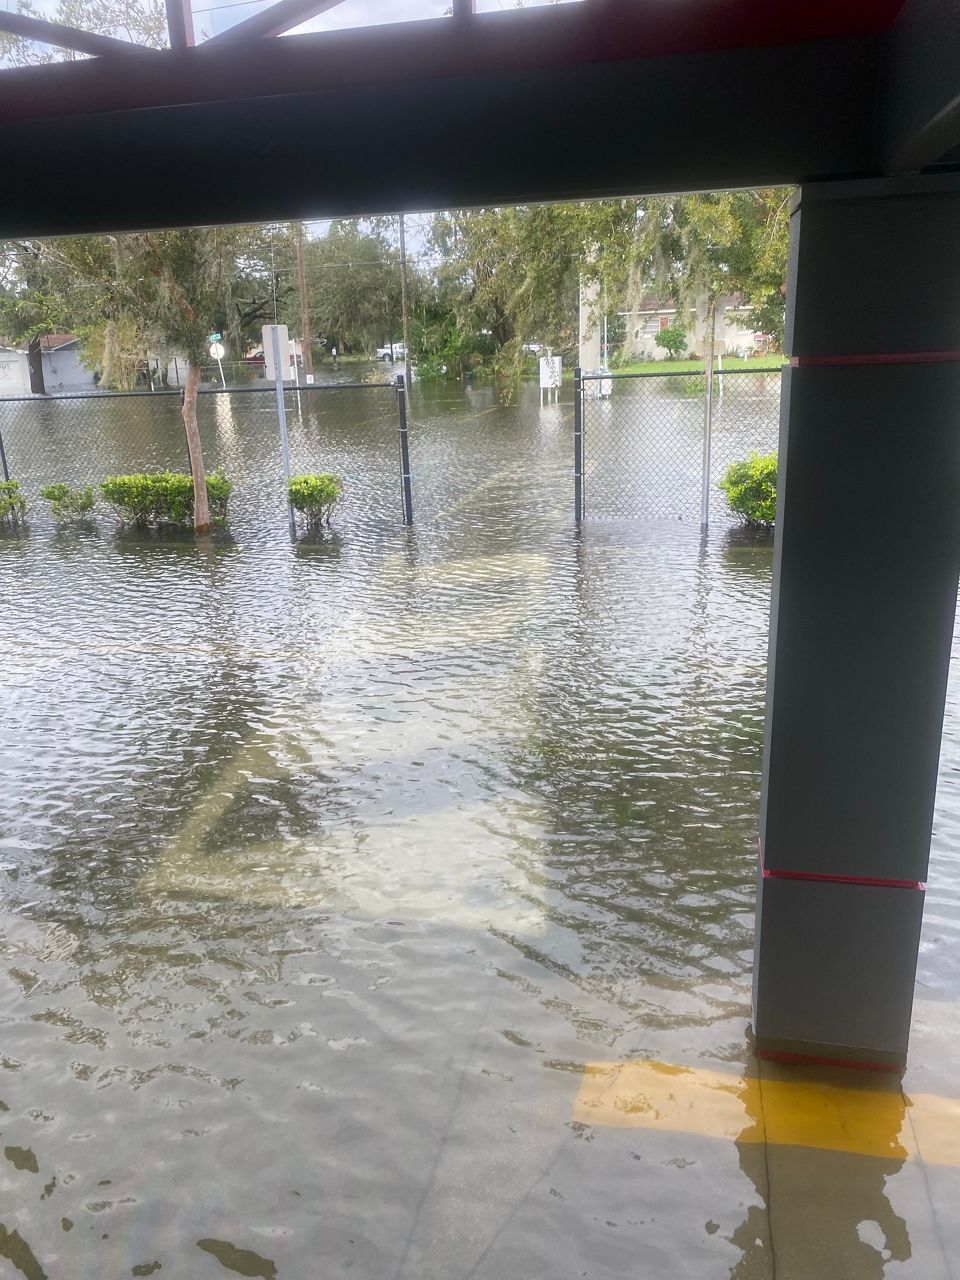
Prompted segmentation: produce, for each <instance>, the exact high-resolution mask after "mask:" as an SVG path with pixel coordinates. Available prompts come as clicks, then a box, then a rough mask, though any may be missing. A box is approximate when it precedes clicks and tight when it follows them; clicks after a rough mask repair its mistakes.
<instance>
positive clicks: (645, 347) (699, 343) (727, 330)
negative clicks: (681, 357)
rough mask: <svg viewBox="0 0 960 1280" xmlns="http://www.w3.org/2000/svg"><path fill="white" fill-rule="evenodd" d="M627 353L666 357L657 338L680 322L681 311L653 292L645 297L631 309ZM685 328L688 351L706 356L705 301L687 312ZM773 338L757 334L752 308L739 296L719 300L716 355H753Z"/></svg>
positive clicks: (629, 355)
mask: <svg viewBox="0 0 960 1280" xmlns="http://www.w3.org/2000/svg"><path fill="white" fill-rule="evenodd" d="M625 319H626V338H625V341H624V348H623V351H624V356H625V357H626V359H628V360H631V359H633V360H636V359H639V360H665V359H666V358H667V354H668V353H667V352H666V351H665V350H664V348H663V347H658V346H657V342H656V338H657V334H658V333H659V332H660V331H661V330H662V329H668V328H670V326H671V325H674V324H677V323H680V322H681V313H680V312H679V311H678V309H677V307H675V306H674V305H673V304H671V303H664V302H661V301H659V300H658V299H657V298H656V297H655V296H654V295H653V294H649V295H647V297H645V298H642V299H641V301H640V305H639V307H638V308H637V310H635V311H628V312H627V313H626V315H625ZM684 328H685V329H686V331H687V335H688V350H689V351H690V352H692V354H693V355H695V356H702V355H703V345H704V338H705V336H706V331H707V325H706V301H705V300H700V301H698V303H697V306H696V307H695V308H694V307H691V308H690V310H689V312H687V313H686V319H685V323H684ZM770 346H771V339H770V337H769V335H768V334H763V333H757V332H756V331H755V330H754V329H753V326H752V325H751V324H750V309H749V307H745V306H744V305H743V304H742V303H741V301H740V299H739V298H737V297H735V296H725V297H722V298H720V299H719V301H718V303H717V316H716V347H715V350H716V353H717V355H741V356H751V355H757V354H759V353H760V352H763V351H768V350H769V349H770Z"/></svg>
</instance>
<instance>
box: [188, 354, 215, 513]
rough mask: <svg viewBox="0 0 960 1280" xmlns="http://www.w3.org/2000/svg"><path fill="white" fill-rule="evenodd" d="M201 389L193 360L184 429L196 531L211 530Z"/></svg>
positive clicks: (189, 375)
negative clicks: (199, 410) (200, 416)
mask: <svg viewBox="0 0 960 1280" xmlns="http://www.w3.org/2000/svg"><path fill="white" fill-rule="evenodd" d="M199 389H200V366H199V365H197V364H194V363H193V361H192V360H191V361H190V362H189V364H188V365H187V380H186V382H185V383H184V387H183V410H182V412H183V429H184V431H185V432H186V435H187V451H188V453H189V454H190V470H191V471H192V472H193V528H194V531H195V532H196V533H209V532H210V501H209V499H208V497H207V473H206V471H205V470H204V467H203V446H202V445H201V443H200V428H199V427H198V425H197V392H198V391H199Z"/></svg>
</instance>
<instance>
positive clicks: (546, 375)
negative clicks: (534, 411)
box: [540, 356, 563, 404]
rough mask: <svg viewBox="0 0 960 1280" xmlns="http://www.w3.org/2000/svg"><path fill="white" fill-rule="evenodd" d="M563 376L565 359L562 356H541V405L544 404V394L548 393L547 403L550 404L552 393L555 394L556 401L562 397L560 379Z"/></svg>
mask: <svg viewBox="0 0 960 1280" xmlns="http://www.w3.org/2000/svg"><path fill="white" fill-rule="evenodd" d="M562 376H563V357H562V356H541V357H540V403H541V404H543V393H544V391H546V393H547V403H548V404H549V402H550V392H551V391H552V392H553V398H554V400H557V399H558V398H559V396H560V379H561V377H562Z"/></svg>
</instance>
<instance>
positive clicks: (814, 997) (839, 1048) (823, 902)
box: [753, 874, 924, 1071]
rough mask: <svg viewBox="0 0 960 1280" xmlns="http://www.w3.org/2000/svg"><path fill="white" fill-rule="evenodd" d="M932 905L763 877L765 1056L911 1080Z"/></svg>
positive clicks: (902, 894)
mask: <svg viewBox="0 0 960 1280" xmlns="http://www.w3.org/2000/svg"><path fill="white" fill-rule="evenodd" d="M923 899H924V894H923V890H922V889H900V888H880V887H877V886H875V885H872V884H849V883H843V882H839V883H838V882H836V881H822V880H795V879H787V878H779V877H776V876H770V875H762V874H761V875H760V876H759V883H758V898H757V961H756V966H755V972H754V1000H753V1013H754V1017H753V1025H754V1031H755V1036H756V1050H757V1053H758V1055H759V1056H760V1057H768V1058H774V1057H776V1058H777V1059H778V1060H779V1061H797V1062H799V1061H816V1062H819V1063H821V1064H822V1065H827V1064H829V1065H845V1066H849V1067H851V1068H857V1067H866V1068H868V1069H869V1068H873V1069H878V1070H885V1071H902V1070H903V1068H904V1066H905V1065H906V1060H907V1046H908V1042H909V1038H910V1012H911V1006H912V1004H913V985H914V974H915V972H916V963H917V949H918V946H919V942H920V924H921V920H922V916H923Z"/></svg>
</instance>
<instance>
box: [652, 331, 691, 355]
mask: <svg viewBox="0 0 960 1280" xmlns="http://www.w3.org/2000/svg"><path fill="white" fill-rule="evenodd" d="M654 342H655V343H656V344H657V346H658V347H663V349H664V351H666V353H667V355H668V356H669V358H670V359H671V360H679V359H680V358H681V357H682V356H684V355H685V354H686V351H687V331H686V329H684V327H683V325H682V324H671V325H668V326H667V328H666V329H661V330H660V332H659V333H658V334H657V336H656V337H655V338H654Z"/></svg>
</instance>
